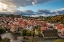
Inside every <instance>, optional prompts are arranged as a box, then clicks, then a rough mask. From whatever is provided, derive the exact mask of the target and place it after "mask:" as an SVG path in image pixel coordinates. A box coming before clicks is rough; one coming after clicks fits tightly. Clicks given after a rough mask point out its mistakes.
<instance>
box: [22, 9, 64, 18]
mask: <svg viewBox="0 0 64 42" xmlns="http://www.w3.org/2000/svg"><path fill="white" fill-rule="evenodd" d="M22 14H23V16H31V17H39V16H44V17H47V16H55V15H61V14H64V8H61V9H56V10H43V9H39V10H38V11H37V12H33V11H32V10H25V11H24V12H23V13H22Z"/></svg>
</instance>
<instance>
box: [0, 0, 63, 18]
mask: <svg viewBox="0 0 64 42" xmlns="http://www.w3.org/2000/svg"><path fill="white" fill-rule="evenodd" d="M0 14H15V15H16V14H22V15H23V16H31V17H39V16H54V15H61V14H64V0H0Z"/></svg>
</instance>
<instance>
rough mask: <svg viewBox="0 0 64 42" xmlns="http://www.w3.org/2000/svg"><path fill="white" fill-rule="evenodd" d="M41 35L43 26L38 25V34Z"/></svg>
mask: <svg viewBox="0 0 64 42" xmlns="http://www.w3.org/2000/svg"><path fill="white" fill-rule="evenodd" d="M40 35H41V26H40V25H38V36H40Z"/></svg>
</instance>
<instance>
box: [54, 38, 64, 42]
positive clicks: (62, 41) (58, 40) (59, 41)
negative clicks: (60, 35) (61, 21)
mask: <svg viewBox="0 0 64 42" xmlns="http://www.w3.org/2000/svg"><path fill="white" fill-rule="evenodd" d="M54 42H64V40H62V39H57V40H55V41H54Z"/></svg>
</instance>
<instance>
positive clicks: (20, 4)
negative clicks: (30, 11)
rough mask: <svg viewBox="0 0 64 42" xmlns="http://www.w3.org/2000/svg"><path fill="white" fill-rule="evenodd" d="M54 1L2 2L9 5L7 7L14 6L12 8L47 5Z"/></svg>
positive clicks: (14, 0)
mask: <svg viewBox="0 0 64 42" xmlns="http://www.w3.org/2000/svg"><path fill="white" fill-rule="evenodd" d="M50 1H53V0H1V2H3V3H5V4H7V5H12V6H17V7H18V6H20V7H23V6H29V5H34V4H41V3H42V4H43V3H47V2H50Z"/></svg>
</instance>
